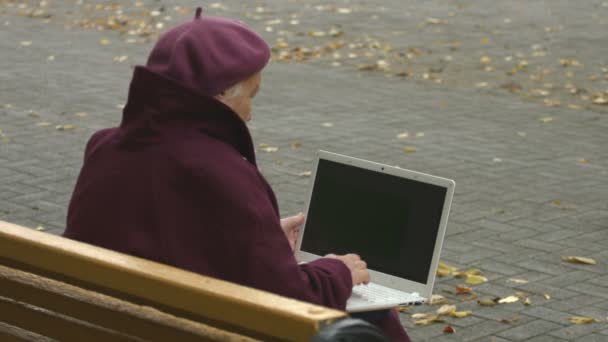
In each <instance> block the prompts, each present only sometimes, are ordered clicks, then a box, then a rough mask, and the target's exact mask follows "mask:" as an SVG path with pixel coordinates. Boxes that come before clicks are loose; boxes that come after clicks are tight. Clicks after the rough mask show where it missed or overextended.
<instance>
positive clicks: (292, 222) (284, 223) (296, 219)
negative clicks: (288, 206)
mask: <svg viewBox="0 0 608 342" xmlns="http://www.w3.org/2000/svg"><path fill="white" fill-rule="evenodd" d="M303 224H304V214H302V213H299V214H297V215H295V216H290V217H286V218H284V219H281V228H283V232H284V233H285V236H287V241H289V246H290V247H291V250H292V251H294V252H295V250H296V242H297V240H298V235H299V234H300V228H302V225H303Z"/></svg>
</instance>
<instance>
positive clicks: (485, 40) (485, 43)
mask: <svg viewBox="0 0 608 342" xmlns="http://www.w3.org/2000/svg"><path fill="white" fill-rule="evenodd" d="M489 43H490V38H487V37H484V38H481V39H480V40H479V44H481V45H488V44H489Z"/></svg>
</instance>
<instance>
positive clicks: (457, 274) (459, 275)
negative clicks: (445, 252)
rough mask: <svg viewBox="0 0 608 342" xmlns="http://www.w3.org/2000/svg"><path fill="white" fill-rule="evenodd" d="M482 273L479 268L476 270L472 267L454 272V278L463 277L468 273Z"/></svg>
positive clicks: (468, 274)
mask: <svg viewBox="0 0 608 342" xmlns="http://www.w3.org/2000/svg"><path fill="white" fill-rule="evenodd" d="M482 274H483V273H482V272H481V271H480V270H478V269H476V268H473V269H470V270H466V271H464V272H458V273H455V274H454V277H456V278H464V277H468V276H470V275H482Z"/></svg>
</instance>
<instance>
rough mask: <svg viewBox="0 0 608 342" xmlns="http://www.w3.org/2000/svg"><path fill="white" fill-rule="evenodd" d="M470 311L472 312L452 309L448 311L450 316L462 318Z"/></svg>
mask: <svg viewBox="0 0 608 342" xmlns="http://www.w3.org/2000/svg"><path fill="white" fill-rule="evenodd" d="M472 313H473V312H472V311H454V312H450V316H452V317H456V318H464V317H467V316H468V315H470V314H472Z"/></svg>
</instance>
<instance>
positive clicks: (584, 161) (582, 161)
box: [578, 158, 589, 164]
mask: <svg viewBox="0 0 608 342" xmlns="http://www.w3.org/2000/svg"><path fill="white" fill-rule="evenodd" d="M578 162H579V163H581V164H589V161H588V160H587V159H585V158H582V159H579V160H578Z"/></svg>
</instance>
